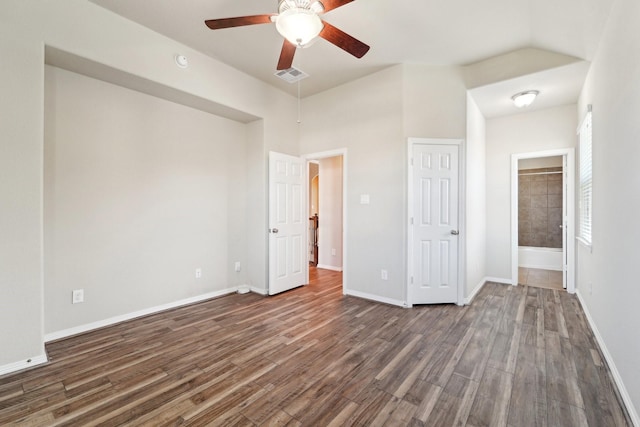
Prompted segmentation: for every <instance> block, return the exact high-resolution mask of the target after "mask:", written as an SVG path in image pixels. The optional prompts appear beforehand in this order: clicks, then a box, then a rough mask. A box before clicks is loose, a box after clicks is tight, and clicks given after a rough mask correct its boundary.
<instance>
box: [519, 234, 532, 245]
mask: <svg viewBox="0 0 640 427" xmlns="http://www.w3.org/2000/svg"><path fill="white" fill-rule="evenodd" d="M518 246H534V244H533V234H531V233H522V234H520V232H518Z"/></svg>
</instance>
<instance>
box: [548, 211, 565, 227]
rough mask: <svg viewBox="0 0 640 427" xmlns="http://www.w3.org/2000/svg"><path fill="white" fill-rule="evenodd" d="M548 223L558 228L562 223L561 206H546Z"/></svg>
mask: <svg viewBox="0 0 640 427" xmlns="http://www.w3.org/2000/svg"><path fill="white" fill-rule="evenodd" d="M548 213H549V225H550V226H554V225H555V227H556V228H558V226H560V224H562V208H548Z"/></svg>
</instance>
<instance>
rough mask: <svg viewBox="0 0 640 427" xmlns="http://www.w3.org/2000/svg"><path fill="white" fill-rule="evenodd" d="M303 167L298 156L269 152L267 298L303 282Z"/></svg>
mask: <svg viewBox="0 0 640 427" xmlns="http://www.w3.org/2000/svg"><path fill="white" fill-rule="evenodd" d="M303 166H304V162H303V160H302V159H299V158H298V157H293V156H288V155H286V154H281V153H275V152H270V153H269V295H274V294H277V293H280V292H284V291H287V290H289V289H293V288H295V287H298V286H300V285H303V284H304V282H305V278H306V271H305V268H306V249H305V245H306V235H305V233H306V231H307V221H306V218H305V210H304V202H305V197H304V195H305V193H304V190H305V185H304V175H305V174H304V168H303Z"/></svg>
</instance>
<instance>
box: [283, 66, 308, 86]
mask: <svg viewBox="0 0 640 427" xmlns="http://www.w3.org/2000/svg"><path fill="white" fill-rule="evenodd" d="M274 75H275V76H276V77H279V78H281V79H282V80H284V81H285V82H287V83H295V82H298V81H300V80H302V79H306V78H307V77H309V74H307V73H305V72H304V71H302V70H298V69H297V68H295V67H291V68H288V69H286V70H282V71H277V72H276V73H275V74H274Z"/></svg>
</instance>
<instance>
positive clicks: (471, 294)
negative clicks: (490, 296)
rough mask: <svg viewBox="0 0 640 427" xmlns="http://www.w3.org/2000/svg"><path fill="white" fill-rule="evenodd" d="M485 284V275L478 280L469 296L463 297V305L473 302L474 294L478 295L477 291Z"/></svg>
mask: <svg viewBox="0 0 640 427" xmlns="http://www.w3.org/2000/svg"><path fill="white" fill-rule="evenodd" d="M486 284H487V278H486V277H485V278H484V279H482V280H481V281H480V283H478V284H477V285H476V287H475V288H474V289H473V290H472V291H471V293H470V294H469V296H468V297H466V298H465V299H464V304H465V305H469V304H471V302H473V299H474V298H475V297H476V295H478V293H479V292H480V291H481V290H482V288H484V285H486Z"/></svg>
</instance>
